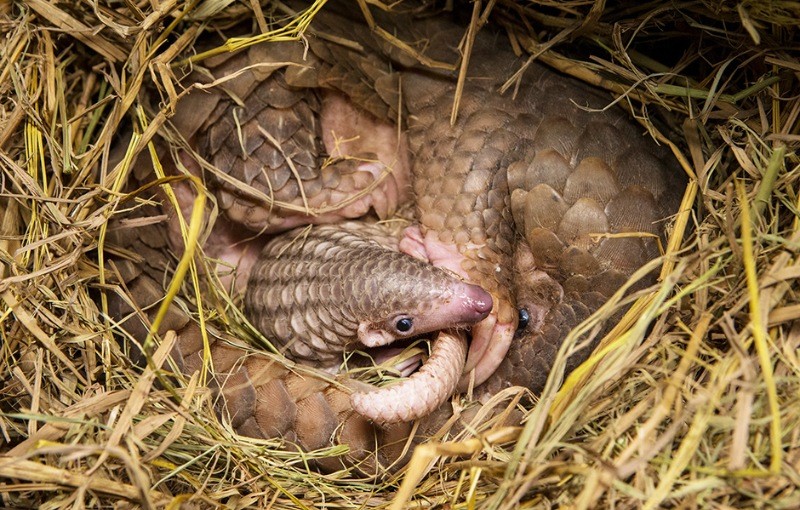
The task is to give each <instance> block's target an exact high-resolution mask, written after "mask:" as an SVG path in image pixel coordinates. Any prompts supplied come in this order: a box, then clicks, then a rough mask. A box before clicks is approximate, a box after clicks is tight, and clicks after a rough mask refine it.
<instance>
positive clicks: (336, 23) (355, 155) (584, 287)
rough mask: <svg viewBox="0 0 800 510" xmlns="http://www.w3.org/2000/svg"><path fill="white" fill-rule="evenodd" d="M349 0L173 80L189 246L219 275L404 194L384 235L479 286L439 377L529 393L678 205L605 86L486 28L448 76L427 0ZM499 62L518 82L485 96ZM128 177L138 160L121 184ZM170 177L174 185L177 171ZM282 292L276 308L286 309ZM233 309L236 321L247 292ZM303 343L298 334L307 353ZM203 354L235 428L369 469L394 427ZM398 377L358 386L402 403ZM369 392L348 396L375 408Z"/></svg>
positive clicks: (186, 362)
mask: <svg viewBox="0 0 800 510" xmlns="http://www.w3.org/2000/svg"><path fill="white" fill-rule="evenodd" d="M356 5H357V4H356V3H355V2H352V3H351V2H346V1H341V2H330V5H326V6H325V8H324V9H323V10H322V11H321V12H319V13H318V14H317V15H316V17H315V18H314V21H313V22H312V24H311V28H310V30H308V31H307V32H306V36H305V38H304V39H303V40H302V41H297V42H280V43H266V44H260V45H256V46H252V47H249V48H247V49H246V50H243V51H240V52H238V53H235V54H225V55H222V56H217V57H213V58H210V59H207V60H205V61H203V62H201V63H200V65H202V66H203V69H202V70H198V71H196V72H194V73H192V74H191V75H190V76H189V77H188V78H187V79H186V80H184V82H183V83H184V84H185V85H186V86H187V87H189V88H190V89H191V91H190V92H189V93H188V94H187V95H185V96H184V97H183V98H182V99H181V100H180V101H179V102H178V104H177V108H176V111H175V116H174V117H173V118H172V133H173V136H174V137H175V136H176V135H177V136H176V138H178V139H182V140H183V141H184V142H185V144H184V146H183V149H181V150H179V151H177V152H176V154H175V156H176V157H175V161H177V162H179V164H178V165H175V166H176V167H180V168H184V169H185V170H186V171H188V172H191V173H195V174H198V175H202V176H203V177H204V178H205V179H206V182H207V183H208V184H209V186H210V187H211V188H213V189H214V190H215V192H216V196H217V205H218V206H219V208H220V209H221V210H222V211H223V212H224V213H225V216H226V219H225V220H219V221H217V223H216V224H215V226H214V228H213V230H212V231H211V233H210V235H209V236H208V237H207V241H206V244H205V246H204V249H205V254H206V255H207V256H209V257H211V258H213V259H214V260H218V261H219V263H218V269H219V271H220V272H225V271H228V272H230V271H229V270H230V268H231V267H236V268H237V271H236V276H235V278H234V277H233V276H231V277H230V279H229V280H223V282H228V283H230V282H234V283H232V286H233V287H234V288H239V289H240V288H242V287H244V286H245V284H246V280H247V278H248V276H249V275H250V273H251V271H252V267H253V264H257V265H260V264H261V262H257V261H256V255H257V254H258V252H259V251H260V250H261V249H262V246H263V244H264V241H263V239H264V237H265V234H266V235H267V237H268V235H269V234H274V233H276V232H280V231H282V230H285V229H288V228H291V227H295V226H297V225H300V224H306V223H318V224H319V223H336V222H338V221H339V220H341V219H342V218H355V217H360V216H362V215H365V214H372V215H375V216H378V217H380V218H384V219H385V218H392V217H393V216H395V215H396V212H397V210H398V208H399V207H401V206H402V205H403V204H404V203H407V202H408V201H409V200H411V199H412V198H413V200H414V204H415V205H414V209H413V211H414V212H413V215H412V216H413V218H412V220H413V225H412V226H410V227H409V228H407V229H406V230H405V232H404V234H403V236H402V238H401V239H400V240H399V249H400V251H402V252H404V253H406V254H409V255H411V256H413V257H415V258H417V259H421V260H423V261H425V262H427V263H430V264H432V265H433V266H437V267H439V268H443V269H445V270H446V271H447V272H448V277H449V278H451V281H455V282H460V281H461V280H463V281H464V282H466V284H469V285H471V286H477V287H480V288H481V289H484V290H485V291H486V292H488V293H489V294H490V296H491V306H492V308H491V312H490V313H489V314H488V316H486V317H485V318H482V320H480V322H478V323H477V324H476V325H474V326H473V327H472V329H471V336H470V345H469V355H468V358H467V361H466V366H465V368H464V373H463V374H462V376H461V382H460V385H461V387H466V386H467V385H468V384H470V383H471V384H473V385H474V386H475V387H476V388H477V394H478V396H482V395H490V394H492V393H494V392H496V391H498V390H499V389H501V388H503V387H507V386H511V385H522V386H526V387H529V388H531V389H532V390H534V391H537V390H538V389H540V388H541V387H542V385H543V384H544V381H545V379H546V377H547V374H548V371H549V369H550V367H551V365H552V362H553V360H554V358H555V354H556V351H557V350H558V347H559V345H560V344H561V341H562V340H563V338H564V337H565V336H566V334H567V333H568V331H569V330H570V329H571V328H572V327H573V326H574V325H576V324H578V323H579V322H580V321H582V320H583V319H585V318H586V317H588V316H589V315H590V314H591V313H592V312H593V311H594V310H596V309H597V308H598V307H599V306H600V305H602V303H604V302H605V300H606V299H607V298H608V297H609V296H610V295H611V294H612V293H613V292H615V291H616V290H617V289H618V288H619V286H620V285H621V284H622V283H623V282H624V281H625V280H626V279H627V278H628V276H630V275H631V274H632V272H633V271H635V270H636V269H637V268H639V267H640V266H641V265H642V264H643V263H645V262H646V261H648V260H650V259H652V258H653V257H655V256H657V255H658V250H657V239H658V237H659V236H662V237H663V235H664V231H663V226H664V221H663V220H665V219H666V218H668V217H669V216H670V215H671V214H674V212H675V211H676V209H677V206H678V203H679V197H680V194H681V187H682V186H681V185H680V183H681V177H680V175H679V171H678V169H677V167H676V165H675V163H674V161H673V160H672V159H671V156H670V155H669V154H668V153H667V151H665V150H664V149H663V148H661V147H659V146H657V145H656V144H655V143H654V142H653V141H652V139H650V138H649V137H647V136H646V135H645V133H643V130H642V129H641V128H640V127H639V126H638V125H637V124H636V123H634V122H632V121H631V119H630V118H629V116H628V115H627V114H626V113H625V112H624V111H623V110H622V109H620V108H616V107H615V108H608V109H604V107H606V106H607V105H608V103H609V102H610V99H609V97H607V96H606V95H604V94H602V93H600V92H597V91H595V90H592V89H590V88H589V87H587V86H585V85H583V84H581V83H578V82H576V81H574V80H571V79H569V78H566V77H563V76H560V75H558V74H556V73H554V72H552V71H550V70H549V69H547V68H545V67H543V66H540V65H538V64H536V63H534V64H531V65H528V66H524V65H523V64H524V63H525V59H523V58H519V57H517V56H515V55H514V53H513V52H512V51H511V49H510V48H509V46H508V42H507V38H506V36H505V35H503V34H499V33H494V32H492V31H491V28H490V27H487V28H484V29H483V30H482V31H481V32H479V33H478V34H477V36H476V37H475V39H474V43H473V44H471V46H470V48H469V51H468V54H469V57H470V58H469V65H468V66H466V74H465V75H464V76H465V79H464V80H463V83H462V84H461V85H458V74H459V71H458V70H459V69H460V67H459V66H460V65H461V63H462V60H461V55H462V52H463V50H464V48H465V46H464V45H465V44H468V43H466V42H465V41H467V40H469V38H467V39H465V38H464V37H465V33H466V29H465V27H463V26H460V25H458V24H454V23H452V22H450V21H449V20H448V19H447V16H446V15H444V14H443V15H440V16H435V17H431V16H423V17H420V18H415V17H414V16H413V15H412V14H408V13H407V14H402V13H400V14H398V13H385V12H382V11H380V12H379V11H378V10H373V12H372V13H371V14H372V16H373V17H374V20H375V23H376V24H377V26H379V27H381V28H382V29H383V30H381V31H378V30H371V29H370V28H369V27H367V26H366V25H365V24H364V22H363V16H362V14H361V13H360V12H359V11H358V10H357V9H356ZM387 33H388V34H392V37H391V38H388V37H386V36H385V35H382V34H387ZM393 41H402V42H403V43H402V44H396V43H395V42H393ZM521 69H523V70H524V72H522V73H519V71H520V70H521ZM515 73H518V74H515ZM511 76H518V81H517V82H515V83H514V86H512V87H511V88H510V89H509V91H507V92H501V90H500V89H501V86H502V84H503V83H504V82H505V81H506V80H507V79H508V78H509V77H511ZM192 84H200V85H192ZM457 88H458V89H459V91H458V93H456V90H457ZM456 97H458V98H459V100H458V103H457V108H454V100H455V98H456ZM454 111H455V114H453V112H454ZM162 152H165V151H162ZM146 171H147V165H141V166H140V167H139V168H138V178H139V179H140V180H143V179H144V178H145V175H146ZM175 171H177V170H175ZM177 192H178V195H179V196H183V197H184V198H190V197H191V193H192V192H191V190H190V189H189V188H188V186H185V187H181V186H179V187H178V189H177ZM231 223H235V224H236V225H237V226H231ZM148 228H149V229H151V231H153V232H156V230H157V229H155V230H154V228H155V227H154V226H153V225H150V226H148ZM159 232H161V233H160V236H161V237H160V239H161V240H160V241H158V240H156V241H152V239H146V238H145V237H140V238H139V239H138V240H136V241H131V239H130V237H126V236H125V235H124V232H121V233H122V234H123V235H122V236H121V238H120V242H123V243H131V242H139V243H141V242H142V241H144V242H145V243H150V245H151V246H150V247H149V248H146V249H159V248H161V247H163V245H164V244H165V243H164V239H165V238H167V239H176V238H178V236H177V222H176V221H175V220H174V217H173V220H172V221H170V222H169V225H168V226H167V228H166V229H162V230H160V231H159ZM256 234H259V238H258V239H254V237H255V236H256ZM158 235H159V234H154V236H155V237H158ZM155 237H154V238H155ZM178 244H179V243H178ZM175 248H180V246H175ZM148 259H149V257H148ZM352 260H354V261H355V262H354V263H355V264H358V258H357V257H355V258H353V259H352ZM148 263H149V265H157V266H158V265H160V263H159V261H157V260H148ZM145 266H147V264H145V265H143V266H142V267H143V268H144V269H145V271H144V272H142V269H141V268H140V269H135V268H133V269H130V271H128V272H127V273H126V274H130V275H132V276H130V279H131V285H130V286H131V288H132V289H133V292H134V296H135V297H136V296H138V297H136V299H137V302H139V304H140V305H144V304H147V303H149V302H152V301H154V300H155V299H156V297H155V296H157V295H158V292H159V290H158V286H157V285H155V284H154V283H153V282H152V280H149V276H148V274H149V273H150V270H149V269H148V268H147V267H145ZM409 267H411V266H409ZM308 268H309V269H308V270H309V271H317V270H318V269H313V268H312V267H311V266H308ZM267 274H268V271H267ZM362 276H363V275H362ZM145 279H147V280H145ZM268 280H269V278H260V279H258V278H256V279H255V280H253V281H251V284H256V285H259V286H264V287H263V289H265V290H260V291H256V292H257V293H259V295H261V296H263V297H264V298H265V299H270V298H269V295H270V291H269V287H268V286H269V283H270V282H269V281H268ZM145 281H150V283H141V282H145ZM156 281H158V280H156ZM287 288H290V287H287ZM137 289H138V290H137ZM250 292H253V291H252V289H251V291H250ZM286 292H289V291H288V290H287V291H286ZM300 294H302V292H301V293H300ZM300 294H298V297H297V299H296V306H297V308H296V310H297V313H296V315H297V316H298V317H300V316H302V317H306V316H307V314H306V313H305V311H304V308H303V307H304V306H307V305H308V303H305V302H304V300H303V299H302V297H301V296H300ZM285 297H287V299H289V301H288V302H291V300H292V296H291V295H288V294H287V296H285ZM363 297H364V296H340V297H338V298H337V299H336V300H331V302H330V305H331V306H338V305H340V304H341V301H346V300H349V299H360V298H363ZM337 301H339V302H337ZM412 305H413V304H412ZM315 306H319V305H318V304H317V305H315ZM248 308H249V309H251V310H252V313H253V316H254V320H255V322H258V321H259V320H260V319H259V314H260V312H259V311H258V310H257V306H254V305H253V303H250V304H248ZM126 309H127V308H126V307H125V306H124V305H120V307H119V310H118V312H117V313H119V314H122V313H124V311H125V310H126ZM293 313H295V312H294V311H292V312H291V313H290V314H289V315H290V316H292V314H293ZM180 315H181V314H180V313H179V312H178V311H175V312H174V314H173V315H171V317H172V319H173V320H172V322H171V323H170V324H171V325H172V326H173V328H174V329H177V330H180V332H182V334H181V335H179V340H178V343H177V347H176V351H175V356H176V358H177V360H178V365H179V368H181V369H182V370H184V371H185V372H191V371H193V370H195V369H197V368H198V367H199V365H200V358H199V356H198V354H197V353H198V352H200V350H201V345H202V344H201V343H200V342H199V341H198V338H199V336H198V335H199V334H198V333H197V328H196V326H194V325H193V323H192V322H189V321H188V319H186V320H184V319H180V318H179V316H180ZM328 315H330V314H328ZM353 319H354V323H357V322H358V321H359V320H360V319H359V318H358V317H353ZM312 320H315V321H318V317H315V318H313V319H312ZM267 321H269V319H267ZM128 322H129V326H130V328H135V327H136V326H131V325H130V324H131V323H132V321H128ZM445 322H446V321H445ZM456 322H458V321H456ZM467 322H469V321H467ZM462 323H463V321H462ZM454 324H455V323H454ZM297 326H298V328H296V329H297V330H298V331H302V329H303V327H307V326H308V323H304V322H302V321H298V322H297ZM331 326H332V327H334V328H335V326H337V325H333V324H331ZM437 327H438V326H437ZM356 329H358V328H356ZM296 332H297V331H295V333H296ZM293 334H294V333H293ZM461 334H463V332H462V333H461ZM223 336H224V335H223ZM441 336H442V338H450V337H452V336H453V335H451V334H449V333H442V334H441ZM446 341H450V340H446ZM455 343H456V342H451V344H455ZM313 345H314V342H313V341H309V343H307V344H304V346H305V347H301V348H300V350H301V351H302V352H303V353H305V354H313V349H311V348H310V347H309V346H312V347H313ZM587 354H588V349H585V350H584V351H583V352H582V353H580V354H579V355H576V356H574V357H573V359H572V360H571V365H572V366H574V364H575V363H577V362H579V361H580V359H582V358H584V357H585V356H586V355H587ZM312 357H313V356H312ZM451 358H458V355H457V354H455V355H452V356H451ZM212 359H213V360H214V363H215V370H216V371H217V373H218V374H224V375H225V376H226V377H218V379H217V381H224V383H219V382H217V383H215V384H222V385H223V388H221V394H222V396H223V397H224V398H223V399H222V404H221V405H220V409H221V411H222V412H223V414H225V415H226V416H228V417H229V418H230V420H231V423H232V424H233V426H234V427H235V428H236V429H237V431H239V432H240V433H241V434H243V435H251V436H254V437H276V436H282V437H285V438H287V439H288V440H290V441H293V442H295V443H297V444H299V445H300V446H301V447H303V448H306V449H314V448H319V447H323V446H327V445H330V444H335V443H345V444H348V445H350V446H351V452H350V454H348V455H349V456H348V457H347V460H346V462H363V461H364V460H365V459H367V458H369V459H372V460H370V461H369V462H372V463H373V464H371V465H372V466H373V467H376V466H375V464H377V465H386V464H387V463H390V462H392V461H394V460H396V459H397V458H398V457H399V456H400V451H401V450H402V449H398V448H396V447H395V446H392V445H394V444H395V442H396V441H397V440H398V439H402V437H404V434H407V433H408V428H403V427H401V426H395V427H387V428H381V427H376V426H374V425H373V424H371V423H370V421H368V420H365V419H364V418H363V416H361V415H359V414H358V413H354V412H353V408H352V404H351V402H350V397H349V394H350V393H352V392H355V393H358V394H365V395H370V394H371V393H370V392H369V390H370V389H369V388H368V387H365V385H363V384H361V383H357V382H353V381H351V380H349V379H347V380H345V382H344V383H343V387H344V389H342V386H339V387H331V386H330V385H329V384H327V383H326V382H325V381H322V380H317V379H309V378H305V379H302V383H301V382H299V380H298V376H297V374H295V373H294V372H292V371H290V370H288V369H286V368H284V367H282V366H281V365H279V364H277V363H275V362H274V361H271V360H270V358H268V357H264V356H249V357H248V356H244V355H243V354H242V351H241V349H240V348H239V347H231V346H229V345H224V344H223V343H222V342H216V343H215V344H214V346H212ZM456 362H457V361H453V362H452V363H456ZM462 362H463V361H462ZM423 370H425V367H424V366H423V369H421V370H420V371H423ZM435 376H436V374H431V373H430V371H428V372H426V373H425V377H426V379H425V380H426V381H427V382H426V384H430V385H435V384H439V382H438V381H437V380H436V377H435ZM412 377H413V376H412ZM453 385H455V383H453ZM417 389H419V386H416V387H414V389H412V390H409V391H408V392H405V393H402V392H401V394H400V395H399V397H398V395H397V394H396V393H398V392H397V391H394V393H392V391H393V390H392V388H391V387H389V388H384V389H381V390H379V391H378V392H375V394H376V395H390V396H392V398H400V399H407V400H409V401H410V403H409V404H408V405H411V406H414V405H415V404H414V402H413V400H414V398H415V393H414V391H416V390H417ZM375 400H377V401H376V402H370V403H369V405H378V406H380V405H382V404H381V401H382V399H375ZM440 403H441V402H438V403H437V405H438V404H440ZM431 410H432V409H428V408H422V409H421V410H420V409H416V411H419V412H417V413H416V414H415V415H414V416H419V415H420V414H423V415H424V414H427V413H428V412H430V411H431ZM380 412H381V413H382V412H383V411H382V410H381V411H380ZM368 416H369V414H368ZM377 421H381V419H378V420H377ZM389 421H391V420H389ZM376 445H377V447H378V448H377V449H378V454H377V456H376V457H374V456H372V455H371V453H370V452H373V453H374V451H375V449H376ZM323 462H324V461H323ZM323 467H330V466H323ZM362 469H363V464H362Z"/></svg>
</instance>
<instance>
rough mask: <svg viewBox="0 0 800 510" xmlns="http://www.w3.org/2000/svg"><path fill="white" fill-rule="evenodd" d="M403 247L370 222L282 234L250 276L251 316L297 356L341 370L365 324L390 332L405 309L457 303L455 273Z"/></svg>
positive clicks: (248, 300) (413, 311)
mask: <svg viewBox="0 0 800 510" xmlns="http://www.w3.org/2000/svg"><path fill="white" fill-rule="evenodd" d="M379 241H382V242H379ZM396 244H397V243H396V239H393V238H390V237H388V236H387V234H386V233H385V231H384V230H383V229H382V228H380V227H377V226H374V225H372V224H369V223H348V224H344V225H336V226H317V227H314V228H311V229H305V228H300V229H295V230H292V231H289V232H287V233H285V234H281V235H280V236H277V237H276V238H275V239H273V240H271V241H270V242H269V243H268V244H267V245H266V246H265V248H264V250H263V251H262V253H261V255H260V256H259V260H258V262H257V263H256V265H255V267H254V269H253V272H252V273H251V275H250V281H249V283H248V285H247V290H246V292H245V301H244V304H245V311H246V313H247V314H248V316H249V317H250V320H251V321H252V322H253V323H254V326H256V328H258V329H259V331H261V332H262V333H263V334H265V335H266V337H267V338H269V339H271V340H274V341H275V342H276V343H277V344H278V345H279V346H281V347H283V348H285V352H286V354H287V355H289V357H290V358H292V359H300V360H305V361H312V362H317V363H322V364H323V365H330V364H336V365H338V364H339V363H340V362H341V361H342V353H343V352H344V351H346V350H349V351H352V350H353V349H355V348H358V346H359V339H358V336H357V333H358V327H359V324H360V323H361V322H367V323H370V324H375V327H383V326H384V323H385V322H386V321H387V319H390V318H392V317H393V316H394V315H396V314H398V313H400V312H402V313H405V314H407V315H415V314H418V313H422V312H425V311H426V310H428V309H430V308H431V307H432V304H433V303H434V302H438V301H442V300H450V299H453V295H452V282H453V281H454V277H453V275H451V274H449V273H447V272H445V271H444V270H442V269H440V268H437V267H434V266H431V265H430V264H427V263H424V262H422V261H420V260H417V259H415V258H412V257H409V256H407V255H404V254H401V253H399V252H398V251H397V247H396ZM387 326H388V325H387Z"/></svg>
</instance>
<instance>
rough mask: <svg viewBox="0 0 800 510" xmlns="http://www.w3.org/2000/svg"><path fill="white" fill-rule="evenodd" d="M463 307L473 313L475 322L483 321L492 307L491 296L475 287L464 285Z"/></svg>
mask: <svg viewBox="0 0 800 510" xmlns="http://www.w3.org/2000/svg"><path fill="white" fill-rule="evenodd" d="M465 287H466V292H465V296H464V305H465V306H466V307H467V308H469V309H471V310H472V311H474V312H475V314H476V316H477V317H476V322H478V321H482V320H483V319H485V318H486V317H487V316H488V315H489V312H491V311H492V306H493V305H494V303H493V301H492V295H491V294H489V293H488V292H486V291H485V290H483V288H481V287H479V286H477V285H471V284H465Z"/></svg>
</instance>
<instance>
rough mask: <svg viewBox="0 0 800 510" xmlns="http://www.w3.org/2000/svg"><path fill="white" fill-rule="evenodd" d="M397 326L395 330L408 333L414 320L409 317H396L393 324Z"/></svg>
mask: <svg viewBox="0 0 800 510" xmlns="http://www.w3.org/2000/svg"><path fill="white" fill-rule="evenodd" d="M394 327H396V328H397V331H399V332H400V333H408V332H409V331H411V328H412V327H414V320H413V319H411V318H410V317H403V318H402V319H397V323H396V324H395V325H394Z"/></svg>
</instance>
